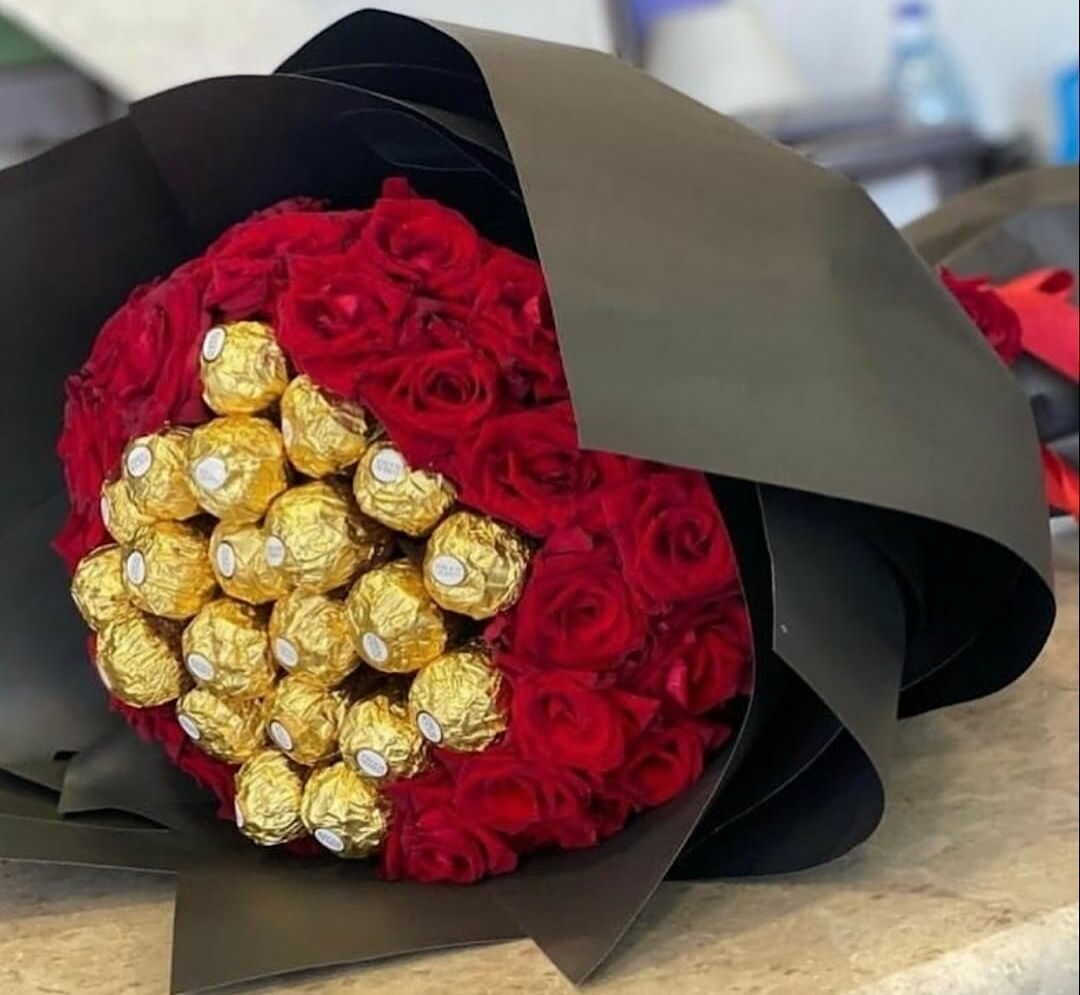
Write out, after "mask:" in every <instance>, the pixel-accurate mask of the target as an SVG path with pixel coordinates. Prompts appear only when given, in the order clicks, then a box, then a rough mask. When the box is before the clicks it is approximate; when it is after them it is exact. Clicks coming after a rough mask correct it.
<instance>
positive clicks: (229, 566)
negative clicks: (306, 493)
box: [210, 522, 291, 605]
mask: <svg viewBox="0 0 1080 995" xmlns="http://www.w3.org/2000/svg"><path fill="white" fill-rule="evenodd" d="M265 547H266V533H265V532H263V530H262V529H261V528H260V527H259V526H258V525H251V524H236V523H233V522H218V524H217V525H216V526H215V528H214V531H213V533H212V534H211V536H210V563H211V565H212V566H213V568H214V576H216V577H217V582H218V584H220V585H221V589H222V590H223V591H224V592H225V593H226V594H227V595H229V597H230V598H237V599H239V600H240V601H246V602H247V603H248V604H252V605H261V604H265V603H266V602H268V601H275V600H277V599H278V598H280V597H283V596H284V595H285V594H287V593H288V592H289V589H290V587H291V585H290V584H289V579H288V577H286V576H285V573H284V571H283V570H281V569H280V568H274V567H272V566H270V564H269V563H267V562H266V548H265Z"/></svg>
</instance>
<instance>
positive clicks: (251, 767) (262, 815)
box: [235, 750, 307, 846]
mask: <svg viewBox="0 0 1080 995" xmlns="http://www.w3.org/2000/svg"><path fill="white" fill-rule="evenodd" d="M306 778H307V771H306V770H304V768H302V767H299V766H297V765H296V764H294V763H293V762H292V761H291V760H290V759H289V758H288V757H287V756H285V755H284V754H283V753H278V751H277V750H260V751H259V752H258V753H256V754H255V755H254V756H253V757H252V758H251V759H250V760H248V761H246V762H245V764H244V766H243V767H241V768H240V769H239V770H238V771H237V772H236V781H235V784H236V802H235V813H236V826H237V828H238V829H239V830H240V832H242V833H243V834H244V835H245V836H247V837H248V838H249V839H251V840H254V841H255V842H256V843H258V844H259V845H260V846H276V845H277V844H278V843H288V842H289V840H295V839H298V838H299V837H301V836H304V835H306V832H307V830H305V829H304V823H303V822H302V821H301V819H300V802H301V800H302V799H303V795H304V781H305V780H306Z"/></svg>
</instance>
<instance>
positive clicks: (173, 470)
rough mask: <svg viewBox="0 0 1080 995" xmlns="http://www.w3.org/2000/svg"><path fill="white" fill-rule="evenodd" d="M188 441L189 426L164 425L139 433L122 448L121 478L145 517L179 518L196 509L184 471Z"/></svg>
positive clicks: (189, 514) (154, 518)
mask: <svg viewBox="0 0 1080 995" xmlns="http://www.w3.org/2000/svg"><path fill="white" fill-rule="evenodd" d="M190 441H191V430H190V429H187V428H167V429H164V430H163V431H161V432H158V433H157V434H156V435H140V436H138V437H137V438H135V439H132V440H131V441H130V442H129V443H128V444H127V447H126V448H125V449H124V456H123V460H122V463H121V466H122V469H123V479H124V482H125V483H126V484H127V489H128V494H129V495H130V496H131V500H132V502H133V503H134V505H135V507H136V508H137V509H138V510H139V512H140V513H141V515H142V516H143V517H144V518H149V519H151V520H155V521H156V520H157V519H159V518H173V519H176V520H182V519H185V518H191V517H192V516H193V515H197V514H198V513H199V502H198V501H196V500H195V494H194V493H193V492H192V489H191V485H190V483H189V482H188V475H187V462H188V444H189V443H190Z"/></svg>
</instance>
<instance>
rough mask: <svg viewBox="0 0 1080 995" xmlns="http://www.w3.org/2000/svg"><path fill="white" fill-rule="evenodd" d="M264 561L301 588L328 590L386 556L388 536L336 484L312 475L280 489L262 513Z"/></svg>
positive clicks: (388, 544) (389, 541)
mask: <svg viewBox="0 0 1080 995" xmlns="http://www.w3.org/2000/svg"><path fill="white" fill-rule="evenodd" d="M264 528H265V531H266V561H267V563H268V564H270V566H272V567H275V568H276V567H281V568H282V569H283V570H284V571H285V574H286V576H287V577H288V578H289V579H290V580H291V581H292V582H293V584H295V585H296V587H298V588H301V589H303V590H305V591H316V592H319V591H330V590H333V588H335V587H341V586H342V585H343V584H347V583H348V582H349V581H350V580H351V579H352V578H353V575H354V574H356V573H357V571H359V570H363V569H366V568H367V567H370V566H372V565H374V564H375V563H378V562H379V561H381V560H383V559H385V557H386V555H387V554H388V552H389V549H390V543H391V537H390V534H389V533H388V532H387V531H386V529H385V528H383V526H381V525H379V524H378V523H377V522H373V521H372V520H371V519H370V518H367V517H365V516H364V515H361V514H360V512H359V511H357V509H356V507H355V506H354V505H353V503H352V501H351V500H349V498H348V495H347V494H345V493H344V492H343V490H342V489H341V488H339V487H335V486H334V485H332V484H329V483H326V482H325V481H321V480H316V481H312V482H311V483H310V484H302V485H301V486H299V487H294V488H292V489H291V490H288V491H286V492H285V493H284V494H282V495H281V497H279V498H278V499H277V500H276V501H275V502H274V503H273V504H272V505H271V506H270V510H269V511H268V512H267V513H266V522H265V525H264Z"/></svg>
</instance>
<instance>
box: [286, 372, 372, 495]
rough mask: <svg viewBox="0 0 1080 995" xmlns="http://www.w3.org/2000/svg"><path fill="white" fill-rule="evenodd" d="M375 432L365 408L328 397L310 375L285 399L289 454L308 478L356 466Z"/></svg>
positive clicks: (294, 384)
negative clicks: (372, 433)
mask: <svg viewBox="0 0 1080 995" xmlns="http://www.w3.org/2000/svg"><path fill="white" fill-rule="evenodd" d="M372 429H373V424H372V421H371V418H370V417H369V416H368V414H367V412H365V411H364V409H363V408H361V407H359V406H358V405H356V404H351V403H350V402H348V401H345V400H340V399H336V398H334V399H332V398H330V397H328V396H327V395H326V394H325V393H323V391H322V390H320V389H319V388H318V387H316V386H315V384H314V383H313V382H312V380H311V378H310V377H308V376H299V377H296V378H295V379H294V380H293V381H292V382H291V383H290V384H289V386H288V387H287V388H286V389H285V393H284V395H283V396H282V398H281V436H282V438H283V439H284V440H285V452H286V453H287V454H288V456H289V462H291V463H292V465H293V466H295V467H296V469H297V470H299V471H300V472H301V473H303V474H305V475H306V476H308V477H325V476H327V474H331V473H338V472H340V471H341V470H344V469H345V468H346V467H350V466H352V465H353V464H354V463H355V462H356V461H357V460H358V459H359V458H360V457H361V455H363V452H364V450H365V449H367V444H368V439H369V438H370V436H371V432H372Z"/></svg>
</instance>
